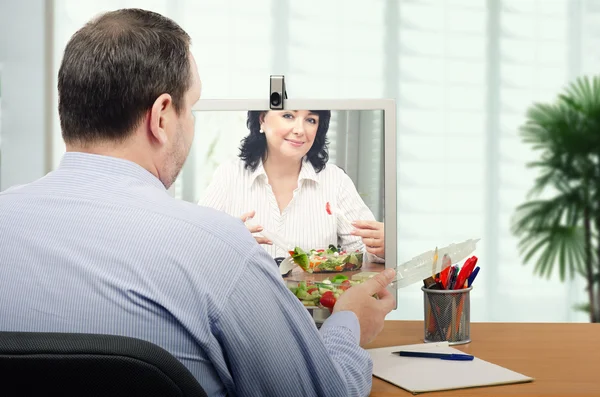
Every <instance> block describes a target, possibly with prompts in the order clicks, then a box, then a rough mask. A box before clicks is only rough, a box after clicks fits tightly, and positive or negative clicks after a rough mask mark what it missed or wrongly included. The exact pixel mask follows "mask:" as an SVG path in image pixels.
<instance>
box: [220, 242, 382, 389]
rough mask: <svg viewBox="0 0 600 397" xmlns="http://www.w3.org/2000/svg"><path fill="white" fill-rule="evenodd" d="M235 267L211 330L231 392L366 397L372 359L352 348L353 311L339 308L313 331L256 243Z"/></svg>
mask: <svg viewBox="0 0 600 397" xmlns="http://www.w3.org/2000/svg"><path fill="white" fill-rule="evenodd" d="M247 262H248V263H246V264H244V265H243V266H240V273H239V278H238V279H237V280H235V281H234V282H235V287H234V288H233V289H232V293H231V294H230V296H229V298H228V301H227V302H226V304H225V306H224V308H223V311H222V313H221V315H220V316H219V318H218V319H217V320H216V322H215V325H214V328H215V333H216V335H215V336H216V337H217V339H218V340H219V343H220V345H221V348H222V350H223V355H224V357H225V359H226V361H227V363H228V368H229V371H230V373H231V376H232V377H233V380H234V383H235V386H234V387H235V389H234V390H230V393H231V394H235V395H256V396H258V395H264V396H266V395H269V396H271V395H272V396H303V397H304V396H344V397H346V396H366V395H368V394H369V392H370V390H371V380H372V362H371V360H370V357H369V355H368V353H367V352H366V351H364V349H362V348H361V347H360V346H359V341H360V325H359V322H358V320H357V317H356V315H355V314H354V313H353V312H350V311H342V312H339V313H335V314H334V315H332V316H331V317H330V318H329V319H328V320H327V321H326V322H325V323H324V324H323V326H322V328H321V330H320V331H319V330H317V328H316V326H315V324H314V320H313V319H312V318H311V316H310V315H309V313H308V311H307V309H306V308H305V307H304V306H303V305H302V303H301V302H300V301H299V300H298V298H296V297H295V296H294V294H293V293H292V292H291V291H289V290H288V288H287V287H286V286H285V284H284V282H283V280H282V279H281V275H280V274H279V272H278V271H277V267H276V266H275V265H274V263H273V260H272V259H271V258H270V257H269V256H268V254H267V253H266V252H265V251H264V249H262V247H260V246H257V248H256V249H255V250H254V252H252V253H251V254H250V255H249V259H248V261H247Z"/></svg>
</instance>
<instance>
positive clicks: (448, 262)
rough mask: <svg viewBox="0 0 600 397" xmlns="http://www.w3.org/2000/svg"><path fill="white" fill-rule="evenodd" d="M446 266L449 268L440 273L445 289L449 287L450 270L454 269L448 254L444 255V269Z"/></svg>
mask: <svg viewBox="0 0 600 397" xmlns="http://www.w3.org/2000/svg"><path fill="white" fill-rule="evenodd" d="M445 265H447V267H446V268H445V269H444V270H442V271H441V272H440V281H441V282H442V286H443V287H444V289H446V287H447V286H448V281H450V280H448V278H449V277H448V274H449V273H450V270H451V268H452V263H451V259H450V257H449V256H448V254H444V257H443V258H442V267H444V266H445Z"/></svg>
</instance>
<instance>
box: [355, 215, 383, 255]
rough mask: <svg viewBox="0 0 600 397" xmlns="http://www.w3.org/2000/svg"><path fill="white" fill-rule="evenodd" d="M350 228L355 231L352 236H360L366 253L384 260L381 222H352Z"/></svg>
mask: <svg viewBox="0 0 600 397" xmlns="http://www.w3.org/2000/svg"><path fill="white" fill-rule="evenodd" d="M352 226H354V227H355V228H356V229H354V230H353V231H352V235H354V236H360V237H361V238H362V241H363V243H364V244H365V246H366V248H367V252H369V253H371V254H373V255H377V256H378V257H380V258H382V259H385V235H384V224H383V222H377V221H354V222H352Z"/></svg>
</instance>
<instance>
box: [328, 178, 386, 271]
mask: <svg viewBox="0 0 600 397" xmlns="http://www.w3.org/2000/svg"><path fill="white" fill-rule="evenodd" d="M340 171H341V170H340ZM339 177H340V183H339V190H338V193H337V196H338V198H337V200H338V207H339V210H340V211H341V212H342V213H343V214H344V215H345V216H346V218H348V219H349V220H354V219H357V220H358V219H360V220H365V221H374V220H375V216H374V215H373V213H372V212H371V210H370V209H369V207H368V206H367V205H366V204H365V202H364V200H363V199H362V197H360V194H358V191H357V190H356V186H355V185H354V183H353V182H352V179H350V177H349V176H348V175H347V174H346V173H345V172H343V171H341V172H340V173H339ZM340 218H341V217H340ZM353 229H354V227H353V226H352V225H349V224H348V223H347V222H346V221H344V220H342V219H338V238H339V244H340V245H341V246H342V247H344V249H346V250H347V251H355V250H361V251H363V252H365V253H366V254H367V255H366V260H367V262H374V263H385V259H383V258H380V257H378V256H377V255H374V254H371V253H370V252H367V251H366V247H365V245H364V243H363V241H362V239H361V238H360V236H353V235H352V234H350V233H351V232H352V230H353Z"/></svg>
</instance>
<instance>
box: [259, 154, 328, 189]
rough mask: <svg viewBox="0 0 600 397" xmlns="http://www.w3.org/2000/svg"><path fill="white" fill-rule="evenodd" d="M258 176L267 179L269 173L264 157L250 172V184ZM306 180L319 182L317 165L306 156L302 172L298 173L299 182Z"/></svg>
mask: <svg viewBox="0 0 600 397" xmlns="http://www.w3.org/2000/svg"><path fill="white" fill-rule="evenodd" d="M258 178H262V179H263V180H265V181H266V179H267V173H266V172H265V167H264V166H263V162H262V159H260V160H259V162H258V165H257V166H256V169H255V170H254V171H253V172H252V173H251V174H250V185H252V184H253V183H254V182H255V181H256V180H257V179H258ZM304 180H311V181H314V182H319V179H318V178H317V172H316V171H315V167H313V165H312V164H311V163H310V161H308V159H306V158H304V160H303V161H302V168H301V169H300V174H299V175H298V182H301V181H304Z"/></svg>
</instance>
